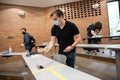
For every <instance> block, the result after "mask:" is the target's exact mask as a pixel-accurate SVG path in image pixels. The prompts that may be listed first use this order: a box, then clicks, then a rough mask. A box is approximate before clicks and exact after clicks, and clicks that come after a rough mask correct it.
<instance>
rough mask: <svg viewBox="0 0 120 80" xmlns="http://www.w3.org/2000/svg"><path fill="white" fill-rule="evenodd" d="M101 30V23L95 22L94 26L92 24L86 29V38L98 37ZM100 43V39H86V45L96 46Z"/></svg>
mask: <svg viewBox="0 0 120 80" xmlns="http://www.w3.org/2000/svg"><path fill="white" fill-rule="evenodd" d="M101 30H102V23H101V22H96V23H95V24H92V25H90V26H89V27H88V28H87V37H88V38H91V37H93V38H94V37H99V36H100V33H101ZM100 42H101V40H100V39H88V44H98V43H100Z"/></svg>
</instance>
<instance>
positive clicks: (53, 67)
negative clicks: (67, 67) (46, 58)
mask: <svg viewBox="0 0 120 80" xmlns="http://www.w3.org/2000/svg"><path fill="white" fill-rule="evenodd" d="M61 66H64V65H63V64H59V65H57V66H52V67H49V68H45V69H41V70H37V71H34V72H32V73H33V74H36V73H39V72H42V71H45V70H48V69H55V68H58V67H61Z"/></svg>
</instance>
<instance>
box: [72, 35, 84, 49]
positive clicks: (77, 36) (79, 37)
mask: <svg viewBox="0 0 120 80" xmlns="http://www.w3.org/2000/svg"><path fill="white" fill-rule="evenodd" d="M81 40H82V39H81V36H80V34H77V35H75V36H74V43H73V44H72V45H71V46H72V48H74V47H75V46H76V45H77V44H79V43H80V41H81Z"/></svg>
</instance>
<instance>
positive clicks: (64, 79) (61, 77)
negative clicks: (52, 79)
mask: <svg viewBox="0 0 120 80" xmlns="http://www.w3.org/2000/svg"><path fill="white" fill-rule="evenodd" d="M48 70H49V71H50V72H51V73H53V74H54V75H56V76H57V77H58V78H59V79H60V80H67V79H66V78H65V77H63V76H62V75H61V74H59V73H57V72H56V71H55V70H53V69H48Z"/></svg>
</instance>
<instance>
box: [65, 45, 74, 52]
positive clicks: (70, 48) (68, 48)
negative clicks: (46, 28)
mask: <svg viewBox="0 0 120 80" xmlns="http://www.w3.org/2000/svg"><path fill="white" fill-rule="evenodd" d="M72 49H73V48H72V46H68V47H66V48H65V49H64V52H70V51H71V50H72Z"/></svg>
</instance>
